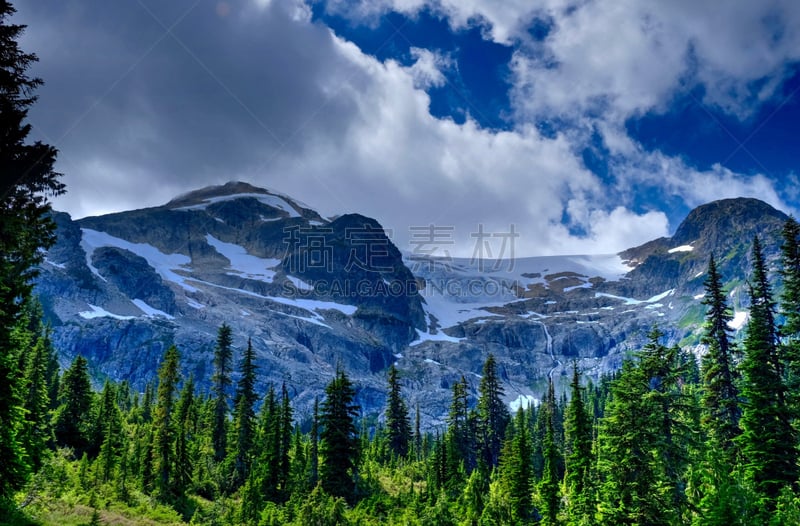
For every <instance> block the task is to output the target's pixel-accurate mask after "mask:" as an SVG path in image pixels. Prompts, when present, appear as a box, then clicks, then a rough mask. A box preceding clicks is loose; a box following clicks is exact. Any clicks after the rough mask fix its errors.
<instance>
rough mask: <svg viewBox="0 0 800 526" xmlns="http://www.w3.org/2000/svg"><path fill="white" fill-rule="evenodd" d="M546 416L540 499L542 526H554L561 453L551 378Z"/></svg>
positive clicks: (558, 494) (557, 511)
mask: <svg viewBox="0 0 800 526" xmlns="http://www.w3.org/2000/svg"><path fill="white" fill-rule="evenodd" d="M541 410H542V411H543V414H544V421H545V436H544V442H543V444H542V451H543V454H544V472H543V475H542V480H541V481H540V482H539V488H538V489H539V499H540V500H541V503H542V524H545V525H548V526H553V525H556V524H558V514H559V511H560V503H561V492H560V485H561V476H560V473H559V466H560V464H561V453H560V452H559V450H558V446H557V444H556V429H555V422H554V417H555V413H556V400H555V392H554V390H553V379H552V378H549V381H548V386H547V397H546V398H545V400H544V403H543V407H542V409H541Z"/></svg>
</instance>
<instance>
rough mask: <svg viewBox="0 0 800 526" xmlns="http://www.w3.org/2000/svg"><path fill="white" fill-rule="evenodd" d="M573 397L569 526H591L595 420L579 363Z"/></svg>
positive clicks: (566, 478)
mask: <svg viewBox="0 0 800 526" xmlns="http://www.w3.org/2000/svg"><path fill="white" fill-rule="evenodd" d="M570 388H571V397H570V401H569V406H568V407H567V414H566V420H565V422H564V432H565V435H566V444H567V447H566V451H565V459H564V460H565V462H564V463H565V474H564V486H565V490H566V495H567V509H566V514H567V521H568V524H570V525H576V526H577V525H582V524H591V523H592V522H593V516H594V507H595V506H594V504H595V503H594V498H593V489H594V488H593V473H592V465H593V463H594V455H593V454H592V438H593V437H592V432H593V429H592V417H591V415H590V414H589V412H588V411H587V410H586V406H585V402H584V396H583V388H581V385H580V375H579V374H578V364H577V362H574V363H573V364H572V383H571V384H570Z"/></svg>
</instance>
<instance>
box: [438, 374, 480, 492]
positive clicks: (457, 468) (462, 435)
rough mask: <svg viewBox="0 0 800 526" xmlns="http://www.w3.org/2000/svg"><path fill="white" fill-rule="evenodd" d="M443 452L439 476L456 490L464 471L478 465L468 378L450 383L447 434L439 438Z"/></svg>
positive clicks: (450, 487)
mask: <svg viewBox="0 0 800 526" xmlns="http://www.w3.org/2000/svg"><path fill="white" fill-rule="evenodd" d="M442 447H443V449H444V451H443V452H442V454H441V455H440V461H441V462H443V464H442V465H443V472H442V479H443V483H444V484H445V485H446V486H449V488H448V489H457V487H458V486H459V484H461V483H462V482H464V480H463V479H464V477H463V475H464V472H467V473H469V472H471V471H472V470H473V469H474V468H475V466H476V465H477V461H476V454H475V433H474V432H473V429H472V422H471V419H470V414H469V400H468V398H467V380H466V378H464V377H463V376H462V377H461V380H459V381H457V382H455V383H454V384H453V398H452V401H451V403H450V412H449V414H448V417H447V434H446V435H445V437H444V439H443V441H442Z"/></svg>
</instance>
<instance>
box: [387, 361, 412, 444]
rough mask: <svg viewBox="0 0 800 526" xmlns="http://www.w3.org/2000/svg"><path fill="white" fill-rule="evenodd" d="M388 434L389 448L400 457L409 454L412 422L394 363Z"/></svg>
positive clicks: (390, 389) (391, 379)
mask: <svg viewBox="0 0 800 526" xmlns="http://www.w3.org/2000/svg"><path fill="white" fill-rule="evenodd" d="M386 435H387V439H388V442H389V449H390V450H391V451H392V452H393V453H394V454H395V455H396V456H398V457H405V456H406V455H407V454H408V444H409V442H410V440H411V423H410V422H409V419H408V409H407V408H406V403H405V401H404V400H403V397H402V395H401V393H400V380H399V378H398V373H397V368H395V366H394V364H392V365H391V366H390V367H389V398H388V401H387V405H386Z"/></svg>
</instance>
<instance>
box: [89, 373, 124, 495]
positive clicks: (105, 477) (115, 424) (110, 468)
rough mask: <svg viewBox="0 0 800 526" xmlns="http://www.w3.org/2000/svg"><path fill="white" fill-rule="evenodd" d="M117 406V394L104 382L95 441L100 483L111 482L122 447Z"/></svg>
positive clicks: (120, 421) (120, 422) (120, 423)
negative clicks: (97, 451) (97, 450)
mask: <svg viewBox="0 0 800 526" xmlns="http://www.w3.org/2000/svg"><path fill="white" fill-rule="evenodd" d="M121 418H122V417H121V415H120V412H119V406H118V405H117V394H116V390H115V389H114V387H113V386H112V385H111V382H109V381H106V382H105V384H104V385H103V391H102V393H101V394H100V400H99V407H98V411H97V417H96V419H97V420H96V423H95V428H96V431H95V433H96V435H97V436H96V439H95V440H96V441H97V443H98V444H99V446H98V448H99V451H100V454H99V457H98V475H99V478H100V480H101V481H102V482H108V481H110V480H111V478H112V475H113V473H114V468H115V467H116V462H117V456H118V454H119V450H120V449H121V447H122V436H121V435H122V420H121Z"/></svg>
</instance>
